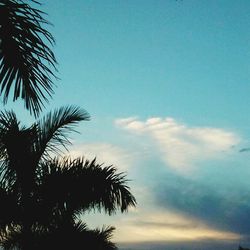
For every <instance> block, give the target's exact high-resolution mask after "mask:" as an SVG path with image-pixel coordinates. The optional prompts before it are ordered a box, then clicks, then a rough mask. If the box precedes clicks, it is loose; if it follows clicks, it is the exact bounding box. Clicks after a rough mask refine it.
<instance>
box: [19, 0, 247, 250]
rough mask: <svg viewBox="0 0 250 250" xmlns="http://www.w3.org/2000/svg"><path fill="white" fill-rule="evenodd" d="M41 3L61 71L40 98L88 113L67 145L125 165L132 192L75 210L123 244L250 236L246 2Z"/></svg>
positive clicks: (233, 240)
mask: <svg viewBox="0 0 250 250" xmlns="http://www.w3.org/2000/svg"><path fill="white" fill-rule="evenodd" d="M42 9H43V10H44V11H45V12H47V13H48V19H49V20H50V21H51V22H52V23H53V25H54V27H50V28H49V29H50V31H51V32H52V34H53V35H54V36H55V38H56V46H55V48H54V51H55V54H56V57H57V60H58V62H59V66H58V69H59V73H58V76H59V77H60V80H59V81H57V82H56V85H57V88H56V89H55V95H54V96H53V100H51V101H50V104H49V105H47V106H46V109H47V110H51V109H53V108H54V107H58V106H62V105H67V104H74V105H78V106H80V107H83V108H85V109H86V110H87V111H88V112H89V113H90V114H91V116H92V120H91V121H90V122H86V123H83V124H81V125H80V126H79V129H78V130H79V131H80V132H81V134H80V135H75V136H73V137H72V140H73V146H72V147H71V149H70V150H71V154H72V155H74V156H76V155H82V154H84V155H86V156H87V157H95V156H97V159H99V161H100V162H105V163H106V164H114V165H116V166H117V168H118V169H119V170H120V171H126V172H127V174H128V178H129V179H131V182H130V186H131V188H132V192H133V193H134V194H135V196H136V198H137V200H138V206H137V208H136V209H133V210H131V211H129V213H128V214H125V215H120V214H117V215H116V216H114V217H108V216H104V215H98V214H89V215H85V216H84V217H83V218H84V219H85V220H87V221H88V223H89V224H90V225H91V226H93V227H94V226H97V225H99V226H102V224H106V225H109V224H110V225H115V226H116V227H117V230H116V233H115V235H114V240H115V241H116V242H118V243H119V244H120V245H121V246H126V245H129V246H131V247H134V248H135V246H137V247H138V248H141V249H147V247H149V245H154V246H157V245H158V247H159V246H160V245H161V246H163V245H164V247H163V249H166V245H169V246H170V245H171V246H172V247H173V245H172V244H174V246H176V247H178V246H182V245H183V244H184V243H185V244H184V245H185V246H186V248H187V249H188V246H191V247H192V246H195V245H197V244H202V248H203V249H209V248H211V242H214V245H216V244H217V245H220V246H223V244H224V246H228V245H227V244H233V246H235V247H237V245H238V244H239V243H241V244H243V245H244V244H245V245H248V246H249V243H250V242H249V240H248V235H249V233H250V225H249V223H248V219H249V211H250V186H249V176H250V166H249V163H250V151H249V152H248V151H247V150H246V151H244V150H243V151H244V152H239V151H240V150H241V149H244V148H248V147H250V126H249V125H250V116H249V111H250V105H249V104H250V101H249V100H250V98H249V96H250V74H249V72H250V43H249V42H250V32H249V27H250V15H249V13H250V2H249V1H247V0H238V1H234V0H216V1H215V0H204V1H198V0H182V1H174V0H164V1H161V0H154V1H153V0H146V1H142V0H135V1H131V0H127V1H121V0H117V1H111V0H106V1H100V0H99V1H97V0H92V1H90V0H84V1H80V0H76V1H69V0H53V1H46V3H44V5H43V6H42ZM18 105H19V104H18ZM19 106H20V105H19ZM20 112H21V111H20ZM44 112H46V110H45V111H44ZM21 114H22V116H23V117H27V120H30V119H31V118H29V117H28V115H27V114H24V113H22V112H21ZM135 242H136V244H135ZM142 242H143V244H142ZM214 245H213V246H214Z"/></svg>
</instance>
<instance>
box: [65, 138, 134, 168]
mask: <svg viewBox="0 0 250 250" xmlns="http://www.w3.org/2000/svg"><path fill="white" fill-rule="evenodd" d="M69 155H70V156H71V157H82V156H84V157H85V158H86V159H89V160H92V159H94V158H96V159H97V162H98V163H104V164H105V165H106V166H108V165H113V166H115V167H117V168H118V169H119V170H120V171H126V170H128V169H129V168H130V166H131V165H132V160H133V154H130V152H128V151H126V150H125V149H123V148H121V147H119V146H115V145H112V144H109V143H99V142H96V143H87V144H78V145H75V146H74V147H72V148H71V149H70V152H69Z"/></svg>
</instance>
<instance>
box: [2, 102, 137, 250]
mask: <svg viewBox="0 0 250 250" xmlns="http://www.w3.org/2000/svg"><path fill="white" fill-rule="evenodd" d="M88 119H89V115H88V113H86V112H85V111H84V110H81V109H79V108H76V107H63V108H60V109H58V110H56V111H54V112H51V113H49V114H48V115H47V116H45V117H44V118H43V119H41V120H39V121H38V122H36V123H34V124H33V125H32V126H30V127H28V128H26V127H24V126H20V122H19V121H18V120H17V118H16V116H15V114H14V113H13V112H2V113H1V114H0V161H1V172H0V177H1V181H0V200H1V204H4V205H3V206H1V207H0V232H1V243H2V246H3V247H4V248H5V249H12V247H13V246H15V247H18V248H19V249H25V250H27V249H40V248H39V247H41V246H44V248H48V246H49V245H51V246H53V245H54V246H56V245H59V244H61V247H60V248H61V249H69V248H70V249H74V247H73V248H72V246H71V247H69V245H68V243H67V242H68V241H66V240H65V239H68V238H69V237H70V238H71V239H73V240H71V242H75V243H77V244H78V243H82V244H83V243H84V244H85V245H86V244H91V246H93V244H94V243H93V242H96V243H95V244H97V245H96V248H93V247H92V249H105V250H106V249H107V250H108V249H109V250H112V249H115V246H114V245H113V243H112V242H110V240H109V239H110V236H111V234H112V232H113V228H106V229H103V230H101V231H100V230H99V231H98V230H94V231H93V230H92V231H91V230H89V229H87V227H86V225H85V224H82V223H81V222H77V218H78V217H79V215H80V214H83V213H84V212H85V211H87V210H89V209H95V210H98V211H101V210H103V211H105V212H106V213H108V214H112V213H114V212H116V211H117V209H119V210H120V211H121V212H124V211H126V210H127V209H128V207H129V206H135V198H134V197H133V195H132V194H131V193H130V191H129V187H128V186H127V185H126V183H127V180H126V176H125V175H124V174H123V173H117V170H116V168H114V167H113V166H107V167H103V166H102V164H98V163H96V160H95V159H94V160H92V161H88V160H86V159H84V158H77V159H70V158H63V157H55V156H53V155H56V154H57V153H59V154H60V153H62V147H67V145H68V144H69V143H70V141H69V139H68V136H67V133H68V132H69V131H73V130H74V125H75V124H76V123H78V122H79V121H83V120H88ZM75 243H74V244H75ZM44 244H45V245H44ZM46 244H47V245H46ZM72 244H73V243H72ZM77 244H76V245H77ZM82 244H81V245H82ZM98 244H99V245H98ZM46 246H47V247H46ZM66 246H68V247H66ZM44 248H43V249H44ZM55 248H58V249H60V248H59V247H55ZM82 249H85V248H84V246H83V248H82ZM87 249H88V247H87Z"/></svg>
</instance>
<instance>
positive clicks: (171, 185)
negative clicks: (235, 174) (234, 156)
mask: <svg viewBox="0 0 250 250" xmlns="http://www.w3.org/2000/svg"><path fill="white" fill-rule="evenodd" d="M222 178H223V177H222ZM222 183H223V182H222ZM155 193H156V202H157V204H158V205H160V206H161V207H165V208H168V209H169V208H170V209H172V210H175V211H178V212H181V213H184V214H186V215H188V216H192V217H194V218H198V219H199V220H202V221H204V223H206V224H207V225H209V226H212V227H215V228H218V229H221V230H229V231H231V232H235V233H239V234H241V235H242V236H243V235H247V234H250V223H249V214H250V192H249V190H240V189H238V190H237V189H234V190H226V189H223V184H222V185H221V186H220V185H218V186H216V187H209V186H206V185H203V184H202V183H199V182H198V181H194V180H189V179H186V178H184V177H180V176H168V177H166V180H165V182H164V184H163V182H160V185H156V186H155Z"/></svg>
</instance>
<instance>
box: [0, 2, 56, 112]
mask: <svg viewBox="0 0 250 250" xmlns="http://www.w3.org/2000/svg"><path fill="white" fill-rule="evenodd" d="M43 14H44V13H43V12H41V11H39V10H37V9H35V8H33V7H31V6H30V5H28V4H27V3H25V2H23V1H21V0H8V1H7V0H1V1H0V93H1V94H3V101H4V103H6V102H7V100H8V98H9V95H10V92H11V91H13V100H14V101H15V100H17V99H18V98H21V99H23V100H24V104H25V107H26V108H27V109H28V110H30V112H31V113H33V114H34V115H35V116H37V115H38V114H39V113H40V111H41V108H42V106H43V105H44V101H46V102H47V101H48V98H47V97H48V96H51V95H52V94H53V90H52V86H53V83H52V80H51V78H52V77H53V78H55V74H54V73H53V70H51V69H50V66H52V68H53V69H54V70H56V67H55V65H56V59H55V56H54V54H53V52H52V50H51V49H50V47H49V45H54V38H53V36H52V35H51V34H50V33H49V32H48V31H47V30H46V29H44V28H43V27H42V25H43V24H48V21H47V20H45V19H44V18H43Z"/></svg>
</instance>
